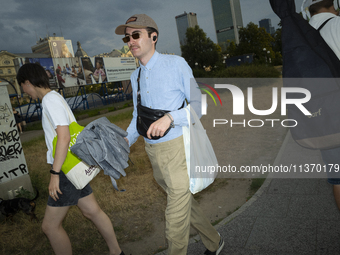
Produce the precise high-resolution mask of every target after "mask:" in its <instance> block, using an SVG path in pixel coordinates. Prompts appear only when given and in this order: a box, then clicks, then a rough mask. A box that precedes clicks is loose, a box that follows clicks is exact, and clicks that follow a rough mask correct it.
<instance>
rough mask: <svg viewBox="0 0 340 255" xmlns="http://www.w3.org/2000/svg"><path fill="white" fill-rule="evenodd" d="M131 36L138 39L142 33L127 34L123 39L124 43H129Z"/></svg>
mask: <svg viewBox="0 0 340 255" xmlns="http://www.w3.org/2000/svg"><path fill="white" fill-rule="evenodd" d="M130 36H131V37H132V38H133V40H137V39H139V37H140V34H139V33H135V34H132V35H127V36H125V37H124V38H123V39H122V40H123V42H124V43H128V42H130Z"/></svg>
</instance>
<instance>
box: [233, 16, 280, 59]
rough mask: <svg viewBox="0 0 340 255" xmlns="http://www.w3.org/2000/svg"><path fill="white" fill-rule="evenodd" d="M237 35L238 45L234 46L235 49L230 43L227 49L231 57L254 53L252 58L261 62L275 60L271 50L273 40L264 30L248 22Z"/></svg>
mask: <svg viewBox="0 0 340 255" xmlns="http://www.w3.org/2000/svg"><path fill="white" fill-rule="evenodd" d="M239 35H240V43H239V44H238V45H237V46H236V49H235V48H234V47H235V46H234V45H233V44H232V43H230V45H229V47H228V48H227V52H228V53H229V52H231V53H232V54H230V53H229V54H230V55H231V56H239V55H244V54H251V53H254V54H255V56H254V58H255V59H257V60H261V61H268V60H269V58H270V59H271V60H273V59H274V58H275V53H274V51H273V49H272V43H273V42H274V38H273V37H272V36H271V35H270V34H269V33H267V32H266V30H265V29H264V28H259V27H258V25H255V24H254V23H252V22H250V23H249V24H248V25H247V26H246V27H244V28H241V29H240V32H239ZM268 52H269V53H268Z"/></svg>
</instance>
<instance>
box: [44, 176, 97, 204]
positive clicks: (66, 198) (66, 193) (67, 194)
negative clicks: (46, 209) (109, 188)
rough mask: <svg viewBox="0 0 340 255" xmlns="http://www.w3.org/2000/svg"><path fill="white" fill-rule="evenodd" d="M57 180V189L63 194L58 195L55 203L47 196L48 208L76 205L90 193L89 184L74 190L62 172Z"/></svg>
mask: <svg viewBox="0 0 340 255" xmlns="http://www.w3.org/2000/svg"><path fill="white" fill-rule="evenodd" d="M59 179H60V182H59V189H60V191H61V192H62V193H63V194H59V193H58V197H59V199H57V201H54V200H53V198H52V197H51V196H49V197H48V201H47V205H49V206H53V207H62V206H70V205H77V204H78V200H79V199H81V198H83V197H86V196H88V195H90V194H91V193H92V188H91V186H90V184H87V185H86V186H85V187H84V188H83V189H76V188H75V187H74V186H73V184H72V183H71V182H70V181H69V180H68V179H67V177H66V175H65V174H64V173H63V172H60V175H59Z"/></svg>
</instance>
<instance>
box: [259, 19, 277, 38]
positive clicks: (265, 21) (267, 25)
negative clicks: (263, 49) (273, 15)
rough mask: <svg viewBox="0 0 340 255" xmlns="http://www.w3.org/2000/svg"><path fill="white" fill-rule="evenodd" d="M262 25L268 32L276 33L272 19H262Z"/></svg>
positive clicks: (260, 22)
mask: <svg viewBox="0 0 340 255" xmlns="http://www.w3.org/2000/svg"><path fill="white" fill-rule="evenodd" d="M259 24H260V27H263V28H264V29H266V31H267V33H269V34H271V35H272V34H274V33H275V28H274V27H272V21H271V20H270V19H261V20H260V21H259Z"/></svg>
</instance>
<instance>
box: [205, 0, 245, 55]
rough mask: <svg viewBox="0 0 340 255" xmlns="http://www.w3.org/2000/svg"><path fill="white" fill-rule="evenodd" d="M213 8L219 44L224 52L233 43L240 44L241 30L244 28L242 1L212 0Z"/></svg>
mask: <svg viewBox="0 0 340 255" xmlns="http://www.w3.org/2000/svg"><path fill="white" fill-rule="evenodd" d="M211 7H212V11H213V15H214V22H215V29H216V37H217V43H218V44H219V45H220V46H221V48H222V50H226V48H227V46H228V43H229V42H231V41H234V42H235V43H236V44H239V42H240V40H239V29H240V28H242V27H243V20H242V13H241V5H240V0H211ZM228 41H229V42H228Z"/></svg>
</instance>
